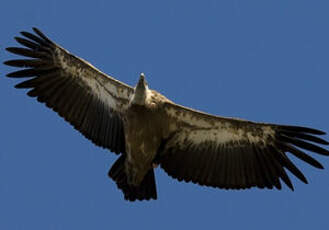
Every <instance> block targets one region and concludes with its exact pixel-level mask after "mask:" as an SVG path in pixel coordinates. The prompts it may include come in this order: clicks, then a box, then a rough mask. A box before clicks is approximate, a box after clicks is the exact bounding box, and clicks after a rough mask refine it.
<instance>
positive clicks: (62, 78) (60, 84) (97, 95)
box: [4, 28, 134, 153]
mask: <svg viewBox="0 0 329 230" xmlns="http://www.w3.org/2000/svg"><path fill="white" fill-rule="evenodd" d="M33 30H34V32H35V34H32V33H29V32H21V34H22V35H23V36H24V37H25V38H22V37H15V39H16V41H17V42H18V43H20V44H21V45H23V46H25V47H24V48H18V47H9V48H7V51H9V52H11V53H14V54H18V55H21V56H25V57H29V58H27V59H18V60H9V61H6V62H4V64H6V65H9V66H14V67H23V68H24V69H23V70H19V71H16V72H12V73H9V74H8V75H7V76H8V77H11V78H25V77H27V78H30V79H29V80H26V81H23V82H21V83H19V84H17V85H16V86H15V87H16V88H28V89H31V90H30V91H28V93H27V95H29V96H31V97H36V98H37V100H38V101H39V102H43V103H45V104H46V105H47V106H48V107H50V108H52V109H53V110H54V111H56V112H57V113H58V114H59V115H60V116H62V117H63V118H64V119H65V120H66V121H68V122H70V123H71V124H72V125H73V126H74V128H76V129H77V130H79V131H80V132H81V133H82V134H83V135H84V136H85V137H87V138H88V139H90V140H91V141H92V142H93V143H95V144H96V145H98V146H101V147H104V148H108V149H109V150H111V151H112V152H115V153H120V152H125V141H124V130H123V124H122V119H121V114H122V113H123V112H124V111H125V109H126V107H127V105H128V102H129V97H130V95H131V94H132V93H133V91H134V90H133V89H132V88H131V87H130V86H128V85H125V84H124V83H122V82H120V81H117V80H115V79H113V78H112V77H110V76H108V75H106V74H104V73H102V72H100V71H99V70H97V69H96V68H95V67H93V66H92V65H91V64H89V63H88V62H86V61H84V60H82V59H81V58H78V57H76V56H74V55H73V54H70V53H69V52H68V51H66V50H65V49H63V48H62V47H60V46H59V45H57V44H55V43H54V42H53V41H51V40H50V39H49V38H47V37H46V36H45V35H44V34H43V33H41V32H40V31H39V30H38V29H36V28H33Z"/></svg>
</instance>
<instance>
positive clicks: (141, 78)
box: [138, 73, 147, 87]
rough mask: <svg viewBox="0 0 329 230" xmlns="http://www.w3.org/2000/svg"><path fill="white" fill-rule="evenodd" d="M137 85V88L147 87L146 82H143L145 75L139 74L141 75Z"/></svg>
mask: <svg viewBox="0 0 329 230" xmlns="http://www.w3.org/2000/svg"><path fill="white" fill-rule="evenodd" d="M138 85H139V86H144V87H145V86H147V82H146V80H145V75H144V73H141V75H140V76H139V81H138Z"/></svg>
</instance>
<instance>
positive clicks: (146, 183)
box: [108, 155, 157, 201]
mask: <svg viewBox="0 0 329 230" xmlns="http://www.w3.org/2000/svg"><path fill="white" fill-rule="evenodd" d="M124 162H125V156H123V155H121V156H120V157H119V159H118V160H117V161H116V162H115V163H114V164H113V166H112V168H111V169H110V171H109V173H108V175H109V177H110V178H112V179H113V180H114V181H115V182H116V184H117V186H118V188H119V189H121V190H122V192H123V194H124V197H125V200H129V201H135V200H150V199H154V200H156V199H157V192H156V187H155V178H154V171H153V169H150V170H149V171H148V173H147V174H146V175H145V177H144V180H143V181H142V183H141V184H140V186H138V187H136V186H132V185H129V184H128V183H127V176H126V173H125V170H124Z"/></svg>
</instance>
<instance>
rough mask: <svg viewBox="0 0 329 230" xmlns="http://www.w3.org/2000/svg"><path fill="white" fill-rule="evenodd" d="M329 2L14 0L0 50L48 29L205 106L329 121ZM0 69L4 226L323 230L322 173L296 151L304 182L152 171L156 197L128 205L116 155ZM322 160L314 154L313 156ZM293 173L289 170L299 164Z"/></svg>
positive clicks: (326, 178)
mask: <svg viewBox="0 0 329 230" xmlns="http://www.w3.org/2000/svg"><path fill="white" fill-rule="evenodd" d="M328 9H329V2H328V1H324V0H323V1H303V0H299V1H297V0H296V1H290V0H284V1H283V0H282V1H280V0H276V1H263V0H258V1H255V0H251V1H244V0H240V1H238V0H222V1H215V0H212V1H174V0H168V1H145V0H140V1H107V0H102V1H100V0H95V1H84V2H82V1H70V2H69V1H55V0H49V1H41V0H40V1H34V0H30V1H8V0H3V1H2V2H1V7H0V21H1V36H0V38H1V40H0V49H1V52H0V60H1V62H3V61H4V60H7V59H10V58H12V57H13V56H11V55H9V54H8V53H6V52H4V48H5V47H8V46H13V45H15V42H14V40H13V37H14V36H17V35H18V32H19V31H22V30H31V27H32V26H36V27H38V28H40V29H41V30H42V31H43V32H44V33H46V34H47V35H48V36H49V37H50V38H52V39H53V40H54V41H56V42H57V43H59V44H61V45H62V46H64V47H65V48H66V49H68V50H70V51H71V52H73V53H74V54H76V55H78V56H80V57H82V58H84V59H86V60H88V61H90V62H91V63H93V64H94V65H95V66H97V67H98V68H99V69H101V70H102V71H104V72H106V73H108V74H111V75H112V76H114V77H116V78H118V79H119V80H121V81H123V82H126V83H128V84H131V85H134V84H135V83H136V81H137V79H138V75H139V73H140V72H144V73H145V74H146V77H147V79H148V82H149V85H150V87H151V88H153V89H156V90H158V91H160V92H161V93H163V94H165V95H166V96H167V97H168V98H169V99H171V100H173V101H175V102H177V103H180V104H183V105H186V106H190V107H193V108H197V109H200V110H204V111H206V112H209V113H213V114H218V115H223V116H233V117H241V118H245V119H250V120H255V121H264V122H275V123H280V124H294V125H305V126H310V127H315V128H320V129H323V130H325V131H329V123H328V115H329V109H328V96H329V92H328V84H329V77H328V76H329V65H328V63H329V42H328V41H329V32H328V31H329V30H328V28H329V14H328ZM9 71H11V69H10V68H9V67H6V66H4V65H2V66H1V68H0V74H1V76H2V77H0V103H1V115H0V118H1V119H0V127H1V132H0V140H1V148H0V204H1V205H0V216H1V221H0V229H8V230H12V229H36V230H38V229H80V230H83V229H128V228H132V227H134V228H138V229H169V228H170V229H178V228H184V229H186V228H188V229H200V228H203V227H205V228H206V229H214V228H221V229H238V228H246V229H264V228H266V229H279V228H280V229H288V228H293V229H297V228H298V229H310V228H312V229H320V228H321V229H325V227H327V228H328V227H329V222H328V206H329V199H328V194H329V158H325V157H322V156H315V157H316V158H317V159H318V160H320V161H321V162H322V164H323V165H324V167H325V168H326V169H325V170H318V169H315V168H312V167H311V166H308V165H306V164H304V163H303V162H301V161H299V160H295V159H293V161H294V162H296V164H297V166H298V167H299V168H300V169H302V171H303V172H304V174H305V175H306V177H307V178H308V180H309V185H305V184H303V183H302V182H299V181H297V180H296V179H295V178H293V176H291V177H292V181H293V183H294V184H295V192H291V191H290V190H289V189H287V188H286V187H284V189H283V190H282V191H276V190H273V191H271V190H259V189H252V190H248V191H225V190H217V189H213V188H205V187H199V186H197V185H193V184H186V183H179V182H177V181H175V180H172V179H171V178H169V177H168V176H167V175H166V174H165V173H164V172H163V171H162V170H159V169H158V170H156V177H157V178H156V180H157V188H158V197H159V199H158V200H157V201H152V202H136V203H129V202H126V201H124V200H123V197H122V194H121V192H120V191H119V190H118V189H117V188H116V185H115V184H114V183H113V182H112V181H111V180H110V179H109V178H108V177H107V172H108V169H109V168H110V166H111V165H112V164H113V162H114V161H115V159H116V156H115V155H114V154H112V153H110V152H108V151H106V150H103V149H100V148H98V147H96V146H94V145H93V144H92V143H91V142H89V141H88V140H86V139H85V138H83V137H82V135H81V134H80V133H78V132H77V131H75V130H74V129H73V128H72V127H71V126H70V125H69V124H67V123H66V122H64V120H63V119H62V118H60V117H59V116H58V115H57V114H55V113H54V112H53V111H51V110H49V109H47V108H46V107H45V106H44V105H42V104H39V103H38V102H36V101H35V100H34V99H31V98H29V97H27V96H25V92H24V91H22V90H20V91H19V90H16V89H14V88H13V86H14V84H15V83H16V82H17V81H15V80H12V79H8V78H5V77H4V76H5V74H6V73H8V72H9ZM312 156H314V155H312ZM290 175H291V174H290Z"/></svg>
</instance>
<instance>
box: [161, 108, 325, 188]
mask: <svg viewBox="0 0 329 230" xmlns="http://www.w3.org/2000/svg"><path fill="white" fill-rule="evenodd" d="M164 110H165V112H166V114H167V116H168V118H169V121H170V123H169V124H170V129H171V132H172V135H171V136H169V138H168V139H167V140H165V141H164V142H163V144H162V145H161V147H160V150H159V158H158V160H159V161H158V162H159V163H160V165H161V167H162V168H163V169H164V170H165V171H166V172H167V173H168V174H169V175H170V176H172V177H174V178H176V179H178V180H179V181H181V180H184V181H186V182H189V181H192V182H194V183H198V184H200V185H206V186H212V187H219V188H226V189H245V188H250V187H254V186H256V187H259V188H265V187H266V188H273V187H276V188H278V189H281V183H280V179H281V180H282V181H283V182H285V183H286V184H287V185H288V186H289V187H290V188H291V189H293V185H292V183H291V181H290V179H289V177H288V175H287V174H286V172H285V170H284V168H285V169H288V170H289V171H290V172H292V173H293V174H294V175H295V176H296V177H298V178H299V179H300V180H302V181H303V182H305V183H307V180H306V178H305V177H304V175H303V173H302V172H301V171H300V170H299V169H298V168H297V167H296V166H295V165H294V164H293V163H292V162H291V161H290V160H289V158H288V156H287V152H290V153H291V154H293V155H295V156H296V157H298V158H299V159H301V160H303V161H305V162H307V163H309V164H310V165H312V166H314V167H317V168H323V167H322V165H321V164H320V163H319V162H318V161H316V160H315V159H314V158H312V157H311V156H309V155H307V154H306V153H304V152H303V151H302V150H301V149H305V150H309V151H312V152H315V153H318V154H322V155H329V152H328V151H327V150H326V149H324V148H321V147H319V146H318V145H316V144H324V145H327V144H328V142H327V141H325V140H323V139H320V138H319V137H317V135H323V134H325V133H324V132H322V131H320V130H316V129H311V128H306V127H298V126H284V125H274V124H264V123H255V122H250V121H244V120H239V119H233V118H224V117H218V116H212V115H209V114H206V113H202V112H199V111H196V110H192V109H189V108H186V107H183V106H180V105H177V104H173V103H170V102H167V103H165V105H164ZM299 148H301V149H299Z"/></svg>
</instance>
